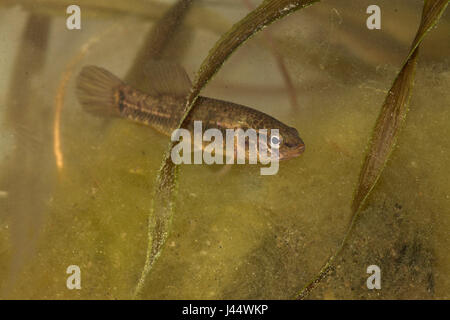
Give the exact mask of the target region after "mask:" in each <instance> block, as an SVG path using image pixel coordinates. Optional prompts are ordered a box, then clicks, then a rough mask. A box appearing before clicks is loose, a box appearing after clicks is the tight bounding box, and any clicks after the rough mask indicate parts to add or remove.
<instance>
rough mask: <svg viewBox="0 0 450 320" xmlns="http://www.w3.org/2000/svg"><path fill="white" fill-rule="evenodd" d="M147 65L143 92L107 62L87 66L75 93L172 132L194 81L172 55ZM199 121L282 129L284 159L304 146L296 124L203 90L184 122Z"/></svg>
mask: <svg viewBox="0 0 450 320" xmlns="http://www.w3.org/2000/svg"><path fill="white" fill-rule="evenodd" d="M145 71H146V75H147V77H148V80H149V81H148V83H150V85H149V87H148V88H147V89H146V90H145V92H144V91H141V90H138V89H136V88H134V87H132V86H131V85H128V84H126V83H125V82H124V81H122V80H121V79H120V78H119V77H117V76H115V75H114V74H112V73H111V72H109V71H108V70H106V69H104V68H102V67H98V66H93V65H90V66H85V67H83V69H82V70H81V72H80V74H79V75H78V77H77V81H76V82H77V83H76V95H77V97H78V100H79V102H80V103H81V105H82V107H83V109H84V110H85V111H86V112H88V113H90V114H93V115H96V116H101V117H107V116H111V117H120V118H127V119H129V120H131V121H134V122H137V123H140V124H144V125H147V126H150V127H152V128H153V129H155V130H156V131H158V132H160V133H162V134H164V135H167V136H171V134H172V132H173V131H174V130H175V129H177V128H178V125H179V123H180V120H181V118H182V116H183V113H184V111H185V104H186V98H187V96H188V94H189V92H190V88H191V86H192V84H191V81H190V79H189V76H188V75H187V73H186V71H185V70H184V69H183V67H182V66H180V65H179V64H177V63H173V62H169V61H164V60H158V61H149V62H148V63H147V64H146V66H145ZM194 121H201V122H202V125H203V130H207V129H212V128H215V129H218V130H220V131H221V132H222V133H224V132H225V131H226V129H234V130H237V129H242V130H244V131H245V130H247V129H254V130H255V131H256V132H257V133H259V132H262V131H260V130H261V129H265V130H267V131H266V132H270V130H272V129H278V132H279V134H278V138H279V141H278V145H279V147H278V148H279V149H278V153H279V160H287V159H292V158H295V157H298V156H300V155H301V154H302V153H303V152H304V150H305V144H304V142H303V140H302V139H301V138H300V135H299V133H298V131H297V129H295V128H294V127H290V126H288V125H286V124H284V123H282V122H281V121H279V120H277V119H275V118H274V117H272V116H270V115H268V114H266V113H263V112H261V111H258V110H255V109H253V108H250V107H247V106H244V105H240V104H237V103H233V102H230V101H225V100H219V99H214V98H210V97H204V96H199V97H198V98H197V100H196V102H195V106H194V108H193V109H192V110H191V112H190V113H189V115H188V116H187V118H186V119H185V121H184V122H183V123H185V124H186V127H185V129H187V130H189V131H190V132H191V133H192V132H193V130H194ZM246 144H247V142H246ZM268 146H269V144H268ZM269 148H270V146H269Z"/></svg>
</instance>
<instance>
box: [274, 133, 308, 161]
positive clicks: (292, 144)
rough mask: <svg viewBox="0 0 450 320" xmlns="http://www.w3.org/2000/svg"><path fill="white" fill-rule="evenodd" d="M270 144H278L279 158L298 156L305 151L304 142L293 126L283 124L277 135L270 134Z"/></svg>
mask: <svg viewBox="0 0 450 320" xmlns="http://www.w3.org/2000/svg"><path fill="white" fill-rule="evenodd" d="M270 144H271V145H276V144H278V145H279V149H278V152H279V160H288V159H292V158H296V157H298V156H300V155H301V154H302V153H303V152H304V151H305V143H304V142H303V140H302V138H300V135H299V133H298V131H297V129H295V128H293V127H288V126H283V127H281V128H280V129H279V136H278V137H277V136H271V141H270Z"/></svg>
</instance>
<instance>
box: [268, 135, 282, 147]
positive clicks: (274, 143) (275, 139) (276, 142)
mask: <svg viewBox="0 0 450 320" xmlns="http://www.w3.org/2000/svg"><path fill="white" fill-rule="evenodd" d="M281 141H282V138H281V136H280V137H277V136H272V137H271V138H270V144H271V145H272V147H274V146H275V147H276V146H279V145H280V143H281Z"/></svg>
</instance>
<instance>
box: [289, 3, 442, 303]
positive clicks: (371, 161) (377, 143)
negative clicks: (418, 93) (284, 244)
mask: <svg viewBox="0 0 450 320" xmlns="http://www.w3.org/2000/svg"><path fill="white" fill-rule="evenodd" d="M447 5H448V0H426V1H425V2H424V6H423V11H422V18H421V22H420V26H419V29H418V31H417V33H416V36H415V38H414V40H413V42H412V45H411V49H410V51H409V53H408V56H407V58H406V60H405V62H404V64H403V66H402V68H401V70H400V72H399V74H398V75H397V77H396V79H395V80H394V83H393V85H392V87H391V89H390V90H389V92H388V95H387V96H386V99H385V101H384V103H383V106H382V108H381V111H380V114H379V116H378V119H377V121H376V123H375V128H374V130H373V133H372V137H371V140H370V142H369V146H368V152H367V155H366V157H365V160H364V163H363V165H362V168H361V172H360V176H359V181H358V185H357V188H356V192H355V195H354V198H353V202H352V204H351V211H352V219H351V222H350V225H349V227H348V228H347V231H346V234H345V236H344V239H343V241H342V242H341V245H340V247H339V248H338V250H337V251H336V252H335V253H334V254H333V255H332V256H331V257H330V258H329V259H328V261H327V262H326V263H325V265H324V266H323V267H322V269H321V270H320V272H319V274H318V275H317V276H316V277H315V278H314V279H313V280H312V281H311V282H310V283H308V284H307V286H305V287H304V288H303V290H302V291H301V292H300V293H299V294H298V295H297V298H299V299H303V298H305V297H306V296H307V295H308V294H309V293H310V292H311V290H313V289H314V288H315V287H316V286H317V285H318V284H319V283H320V282H321V281H322V280H323V279H324V278H325V277H326V276H327V275H328V273H329V272H330V271H331V270H332V269H333V262H334V260H335V258H336V257H337V256H338V255H339V254H340V252H341V251H342V250H343V248H344V246H345V244H346V242H347V239H348V237H349V235H350V233H351V231H352V229H353V227H354V225H355V221H356V219H357V218H358V215H359V213H360V212H361V209H362V207H363V205H364V203H365V201H366V200H367V198H368V196H369V195H370V193H371V191H372V190H373V188H374V187H375V185H376V183H377V181H378V179H379V178H380V176H381V174H382V172H383V170H384V168H385V166H386V163H387V162H388V160H389V158H390V155H391V153H392V151H393V150H394V147H395V143H396V138H397V136H398V133H399V131H400V129H401V126H402V124H403V122H404V120H405V117H406V114H407V111H408V102H409V98H410V96H411V91H412V87H413V83H414V72H415V67H416V62H417V55H418V49H419V45H420V43H421V42H422V40H423V39H424V37H425V35H426V34H427V33H428V31H430V29H431V28H432V27H434V26H435V25H436V24H437V22H438V21H439V18H440V17H441V15H442V13H443V12H444V10H445V8H446V7H447Z"/></svg>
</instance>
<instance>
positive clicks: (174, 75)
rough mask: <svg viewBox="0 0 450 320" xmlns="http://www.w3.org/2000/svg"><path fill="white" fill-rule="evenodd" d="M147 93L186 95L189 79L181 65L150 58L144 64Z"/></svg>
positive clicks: (189, 85) (189, 84)
mask: <svg viewBox="0 0 450 320" xmlns="http://www.w3.org/2000/svg"><path fill="white" fill-rule="evenodd" d="M145 75H146V77H147V79H146V82H147V83H148V87H147V88H146V89H147V91H148V93H149V94H152V95H171V96H176V97H186V96H187V94H188V93H189V90H190V89H191V80H190V79H189V76H188V75H187V73H186V71H185V70H184V68H183V67H182V66H180V65H179V64H177V63H174V62H169V61H164V60H150V61H148V62H147V63H146V65H145Z"/></svg>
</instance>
